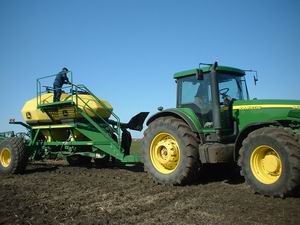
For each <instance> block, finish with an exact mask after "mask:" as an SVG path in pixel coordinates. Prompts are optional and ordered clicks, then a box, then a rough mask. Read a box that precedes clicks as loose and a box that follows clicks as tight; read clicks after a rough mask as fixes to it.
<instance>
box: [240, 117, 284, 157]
mask: <svg viewBox="0 0 300 225" xmlns="http://www.w3.org/2000/svg"><path fill="white" fill-rule="evenodd" d="M271 125H274V126H279V125H280V124H279V123H278V122H277V121H269V122H260V123H253V124H249V125H248V126H246V127H245V128H244V129H243V130H242V131H241V132H239V135H238V137H237V138H236V140H235V146H234V161H237V160H238V158H239V152H240V149H241V147H242V145H243V141H244V140H245V139H246V138H247V136H248V135H249V134H250V133H251V132H253V131H255V130H257V129H259V128H262V127H267V126H271Z"/></svg>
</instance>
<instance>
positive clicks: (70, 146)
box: [0, 72, 148, 174]
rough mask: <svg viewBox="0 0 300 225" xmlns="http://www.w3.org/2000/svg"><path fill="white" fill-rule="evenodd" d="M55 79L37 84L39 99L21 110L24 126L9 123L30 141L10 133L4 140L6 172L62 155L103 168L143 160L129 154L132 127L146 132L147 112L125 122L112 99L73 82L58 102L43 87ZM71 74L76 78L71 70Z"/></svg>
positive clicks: (1, 157) (1, 158) (1, 156)
mask: <svg viewBox="0 0 300 225" xmlns="http://www.w3.org/2000/svg"><path fill="white" fill-rule="evenodd" d="M53 76H55V75H52V76H47V77H43V78H39V79H38V80H37V95H36V98H33V99H31V100H29V101H27V102H26V103H25V105H24V107H23V109H22V115H23V118H24V120H25V123H23V122H16V121H14V120H11V121H10V123H11V124H20V125H22V126H24V127H25V128H26V129H27V130H28V132H27V138H26V139H25V138H24V137H25V136H24V134H23V135H13V134H11V133H10V135H9V136H10V137H9V138H2V139H4V141H2V142H1V144H0V162H1V165H0V172H1V173H3V174H12V173H22V172H23V171H24V169H25V167H26V164H27V160H28V159H31V160H39V159H44V158H47V157H56V156H57V155H59V156H64V157H65V158H66V160H67V161H68V163H69V164H70V165H72V166H81V165H88V164H89V163H90V162H91V161H92V160H94V163H95V164H96V165H97V166H99V167H104V166H106V165H107V164H108V163H109V162H110V161H111V160H114V159H117V160H119V161H121V162H123V163H125V164H134V163H138V162H140V158H139V156H138V155H131V154H130V145H131V141H132V140H131V135H130V132H129V131H128V129H131V130H138V131H141V130H142V129H143V123H144V120H145V119H146V117H147V115H148V113H147V112H141V113H139V114H137V115H136V116H134V117H133V118H132V119H131V120H130V121H129V123H122V122H120V119H119V117H118V116H117V115H116V114H115V113H114V112H113V108H112V106H111V105H110V104H109V103H108V102H107V101H105V100H103V99H99V98H98V97H97V96H95V95H94V94H93V93H92V92H91V91H90V90H89V89H88V88H87V87H86V86H84V85H75V84H73V82H71V84H70V86H66V87H65V88H64V89H65V90H66V89H69V90H70V93H65V92H64V93H62V96H61V101H59V102H53V90H52V88H50V87H47V86H43V81H44V80H46V79H48V78H52V77H53ZM69 76H71V80H73V79H72V74H71V72H70V73H69ZM44 88H45V91H42V89H44ZM2 136H3V135H2ZM7 136H8V134H6V137H7Z"/></svg>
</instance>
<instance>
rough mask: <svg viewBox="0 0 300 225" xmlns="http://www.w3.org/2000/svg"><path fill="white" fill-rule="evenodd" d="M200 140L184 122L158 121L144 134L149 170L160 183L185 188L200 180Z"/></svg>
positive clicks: (145, 164) (146, 165) (162, 119)
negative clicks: (187, 184)
mask: <svg viewBox="0 0 300 225" xmlns="http://www.w3.org/2000/svg"><path fill="white" fill-rule="evenodd" d="M198 145H199V139H198V137H197V135H195V134H194V133H193V132H192V131H191V129H190V127H189V126H188V125H187V124H186V123H184V122H183V121H182V120H180V119H177V118H173V117H163V118H159V119H157V120H154V121H153V122H152V123H151V124H150V125H149V127H148V129H147V130H146V131H145V133H144V139H143V161H144V166H145V170H146V171H147V172H148V173H149V174H150V175H151V177H152V178H153V179H154V180H155V181H156V182H158V183H162V184H173V185H181V184H185V183H189V182H191V181H192V180H194V179H196V178H197V177H198V170H199V168H200V162H199V157H198Z"/></svg>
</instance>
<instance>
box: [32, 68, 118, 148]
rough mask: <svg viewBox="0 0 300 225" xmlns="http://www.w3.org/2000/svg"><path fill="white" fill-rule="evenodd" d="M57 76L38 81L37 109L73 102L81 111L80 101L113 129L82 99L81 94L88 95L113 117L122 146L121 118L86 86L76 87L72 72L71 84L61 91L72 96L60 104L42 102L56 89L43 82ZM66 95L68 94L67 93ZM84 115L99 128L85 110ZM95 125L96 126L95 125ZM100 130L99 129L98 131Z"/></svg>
mask: <svg viewBox="0 0 300 225" xmlns="http://www.w3.org/2000/svg"><path fill="white" fill-rule="evenodd" d="M56 75H57V74H55V75H50V76H44V77H41V78H38V79H37V83H36V85H37V107H38V108H40V107H43V106H49V105H51V106H55V105H61V104H62V103H64V102H72V104H74V105H75V106H76V108H77V110H79V109H80V107H79V100H80V101H81V102H82V103H83V104H84V106H85V107H86V108H88V109H89V111H90V112H92V113H93V114H94V115H95V116H94V117H96V118H98V121H99V120H100V121H101V123H102V124H105V125H106V126H108V127H111V125H110V124H109V123H108V120H106V119H104V118H103V117H102V116H101V115H100V114H99V113H97V112H96V111H95V110H94V109H93V108H92V107H91V106H90V105H89V104H88V102H87V101H85V100H84V99H83V98H82V97H80V94H82V93H84V94H87V95H90V96H92V97H93V98H94V100H95V101H96V102H97V103H98V104H99V105H100V106H101V107H102V108H103V109H104V110H105V111H106V113H108V114H110V115H111V117H113V118H114V119H115V120H116V128H113V127H112V128H113V129H114V130H113V131H114V132H115V133H116V135H117V137H118V143H119V144H120V142H121V138H120V136H121V122H120V118H119V117H118V116H117V115H116V114H115V113H114V112H113V111H112V109H110V108H108V107H107V105H106V104H105V103H103V102H102V101H101V100H100V99H99V98H98V97H97V96H96V95H95V94H94V93H93V92H92V91H90V90H89V89H88V88H87V87H86V86H85V85H82V84H80V85H75V84H73V75H72V72H71V71H69V72H68V75H69V76H70V84H68V85H66V86H64V87H62V88H61V90H62V91H63V90H66V89H69V91H70V95H69V96H68V97H67V98H65V99H64V100H63V101H59V102H51V103H45V102H44V101H42V95H43V94H45V93H49V92H54V87H53V88H52V87H49V86H44V85H43V83H42V81H44V80H45V79H50V78H52V77H55V76H56ZM43 87H44V88H45V90H44V91H43V90H42V88H43ZM65 93H66V92H65ZM81 112H82V113H84V114H85V116H88V117H90V121H92V122H91V123H92V125H94V126H95V127H96V128H97V127H98V124H97V123H96V121H94V119H92V118H91V116H89V115H88V113H86V112H85V110H83V109H82V110H81ZM93 123H94V124H93ZM97 129H98V128H97ZM98 130H99V129H98ZM99 131H100V132H101V133H103V135H107V134H106V133H104V132H102V131H101V130H99Z"/></svg>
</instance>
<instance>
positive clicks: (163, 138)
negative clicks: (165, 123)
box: [150, 133, 179, 174]
mask: <svg viewBox="0 0 300 225" xmlns="http://www.w3.org/2000/svg"><path fill="white" fill-rule="evenodd" d="M150 156H151V161H152V163H153V165H154V167H155V168H156V169H157V170H158V171H159V172H161V173H163V174H169V173H171V172H173V171H174V170H175V169H176V167H177V164H178V161H179V147H178V144H177V142H176V140H175V138H174V137H173V136H172V135H170V134H168V133H159V134H158V135H156V136H155V137H154V139H153V141H152V143H151V147H150Z"/></svg>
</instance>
